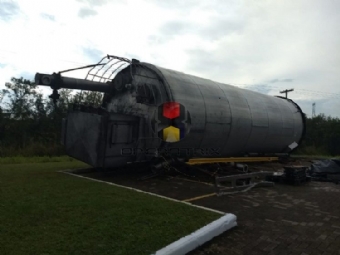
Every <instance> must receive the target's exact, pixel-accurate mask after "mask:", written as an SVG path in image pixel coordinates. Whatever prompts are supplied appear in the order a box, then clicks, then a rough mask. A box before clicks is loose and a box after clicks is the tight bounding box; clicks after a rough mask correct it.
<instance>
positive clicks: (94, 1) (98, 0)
mask: <svg viewBox="0 0 340 255" xmlns="http://www.w3.org/2000/svg"><path fill="white" fill-rule="evenodd" d="M77 1H78V2H81V3H87V4H88V5H91V6H102V5H105V4H107V3H108V2H109V0H77Z"/></svg>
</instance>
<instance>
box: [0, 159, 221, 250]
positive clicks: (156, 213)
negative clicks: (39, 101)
mask: <svg viewBox="0 0 340 255" xmlns="http://www.w3.org/2000/svg"><path fill="white" fill-rule="evenodd" d="M21 160H22V159H20V160H19V159H12V161H10V162H21ZM34 160H36V161H38V162H44V160H46V159H44V160H42V159H30V160H28V162H30V161H34ZM59 161H60V162H45V163H25V164H17V163H16V164H8V162H9V161H6V160H5V159H1V164H0V254H25V255H26V254H49V255H54V254H58V255H59V254H117V255H119V254H138V255H139V254H151V253H153V252H155V251H156V250H158V249H160V248H162V247H164V246H166V245H168V244H170V243H171V242H173V241H176V240H177V239H179V238H181V237H182V236H184V235H187V234H189V233H191V232H193V231H195V230H197V229H198V228H200V227H202V226H204V225H206V224H208V223H209V222H211V221H213V220H215V219H217V218H219V217H220V215H219V214H215V213H213V212H209V211H204V210H201V209H198V208H194V207H190V206H187V205H184V204H180V203H176V202H172V201H168V200H164V199H161V198H157V197H153V196H150V195H147V194H143V193H138V192H135V191H132V190H126V189H123V188H119V187H114V186H111V185H106V184H102V183H97V182H92V181H90V180H85V179H81V178H76V177H73V176H70V175H66V174H63V173H59V172H57V170H61V169H71V168H81V167H86V165H85V164H83V163H81V162H79V161H75V160H72V161H69V160H68V159H67V158H63V159H59ZM6 162H7V163H6ZM5 163H6V164H5Z"/></svg>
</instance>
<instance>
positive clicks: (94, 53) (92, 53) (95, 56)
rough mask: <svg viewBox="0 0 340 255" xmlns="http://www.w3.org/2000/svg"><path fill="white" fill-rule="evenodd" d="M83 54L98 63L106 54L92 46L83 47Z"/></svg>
mask: <svg viewBox="0 0 340 255" xmlns="http://www.w3.org/2000/svg"><path fill="white" fill-rule="evenodd" d="M83 53H84V55H85V56H86V57H87V58H89V59H90V60H91V61H93V62H94V63H98V62H99V61H100V60H101V59H102V58H103V57H104V56H106V55H107V54H105V53H103V52H102V51H101V50H97V49H94V48H83Z"/></svg>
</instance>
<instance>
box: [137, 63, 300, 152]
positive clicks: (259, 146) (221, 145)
mask: <svg viewBox="0 0 340 255" xmlns="http://www.w3.org/2000/svg"><path fill="white" fill-rule="evenodd" d="M143 65H144V66H146V67H148V68H151V69H153V70H154V71H155V72H156V73H157V74H158V75H159V77H160V79H159V81H158V84H159V85H158V89H159V92H160V93H161V94H162V95H163V97H162V99H161V100H156V102H157V103H160V101H162V102H166V101H177V102H179V103H181V104H183V105H184V106H185V107H186V108H187V110H188V111H189V112H190V114H191V122H192V127H191V131H190V133H189V134H188V135H187V136H186V137H185V139H183V140H181V141H180V142H178V143H175V144H171V145H168V146H169V147H193V148H208V147H214V148H218V149H219V151H220V156H237V155H245V154H248V153H282V152H289V151H290V149H289V148H288V146H289V145H291V144H292V143H294V142H296V143H298V142H300V140H301V137H302V135H303V130H304V121H303V117H302V116H303V115H302V113H301V109H299V107H297V105H296V104H295V103H292V101H291V100H286V99H283V98H278V97H272V96H268V95H263V94H260V93H257V92H253V91H249V90H244V89H240V88H237V87H234V86H231V85H227V84H222V83H218V82H214V81H211V80H207V79H203V78H199V77H195V76H193V75H187V74H184V73H180V72H177V71H173V70H168V69H165V68H161V67H157V66H154V65H151V64H146V63H141V64H140V66H139V67H137V69H141V70H142V69H144V66H143ZM140 72H142V71H140ZM145 79H147V78H145ZM136 81H137V82H138V81H140V82H145V80H144V81H142V80H141V79H139V80H138V79H137V80H136ZM167 91H169V92H168V93H166V92H167ZM169 95H171V98H169ZM167 96H168V97H167ZM196 156H210V155H196ZM211 156H216V155H211Z"/></svg>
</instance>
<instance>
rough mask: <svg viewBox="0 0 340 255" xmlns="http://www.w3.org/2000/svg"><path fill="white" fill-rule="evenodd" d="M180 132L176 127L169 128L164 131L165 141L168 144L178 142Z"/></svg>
mask: <svg viewBox="0 0 340 255" xmlns="http://www.w3.org/2000/svg"><path fill="white" fill-rule="evenodd" d="M179 132H180V130H179V129H178V128H176V127H173V126H169V127H167V128H164V129H163V140H164V141H166V142H170V143H173V142H178V141H179V137H180V136H179Z"/></svg>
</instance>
